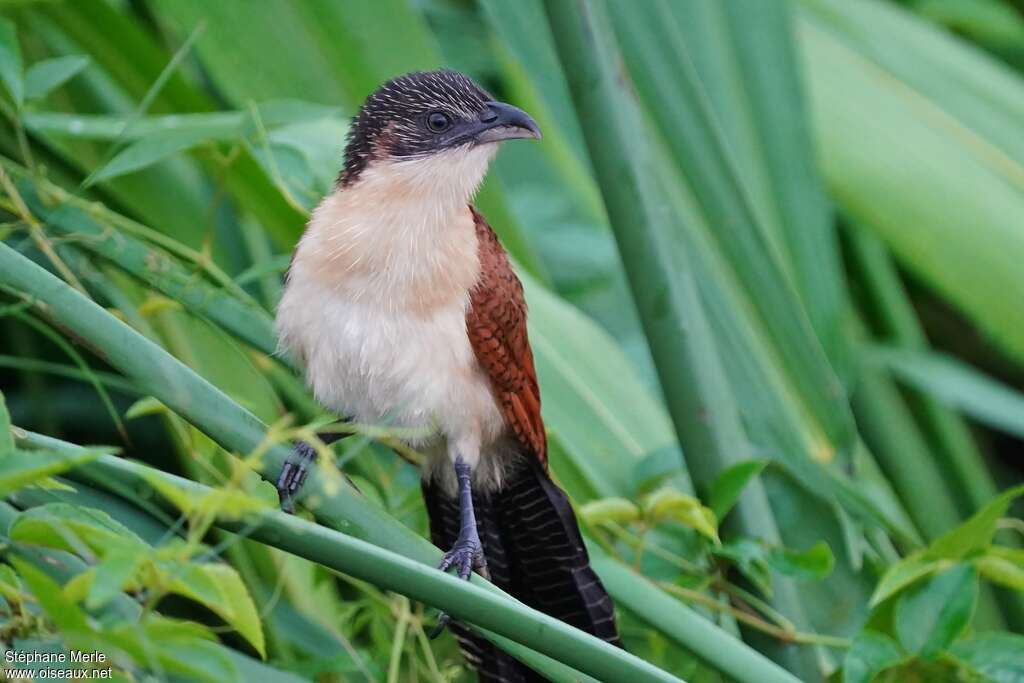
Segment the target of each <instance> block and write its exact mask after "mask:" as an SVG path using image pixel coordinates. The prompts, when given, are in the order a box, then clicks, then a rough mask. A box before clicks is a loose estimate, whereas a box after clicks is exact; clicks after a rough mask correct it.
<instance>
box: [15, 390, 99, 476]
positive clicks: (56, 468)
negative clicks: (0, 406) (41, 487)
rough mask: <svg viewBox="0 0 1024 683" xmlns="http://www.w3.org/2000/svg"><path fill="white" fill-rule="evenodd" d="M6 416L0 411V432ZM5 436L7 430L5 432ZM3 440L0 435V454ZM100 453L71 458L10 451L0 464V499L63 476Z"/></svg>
mask: <svg viewBox="0 0 1024 683" xmlns="http://www.w3.org/2000/svg"><path fill="white" fill-rule="evenodd" d="M4 416H6V413H5V412H3V411H2V410H0V428H3V422H4V420H3V417H4ZM4 431H5V433H6V435H8V438H9V435H10V434H11V432H10V429H9V428H8V429H6V430H4ZM3 441H4V439H3V436H2V435H0V452H2V449H3V448H4V447H5V446H4V444H3ZM100 453H101V452H100V451H85V452H83V453H80V454H77V455H75V456H74V457H69V456H66V455H63V454H60V453H49V452H47V451H17V450H16V451H13V452H10V453H8V455H7V456H6V457H4V458H3V459H2V460H0V496H7V495H8V494H9V493H11V492H12V491H16V490H17V489H20V488H21V487H23V486H28V485H29V484H36V483H39V482H42V481H44V480H46V479H47V478H48V477H51V476H53V475H55V474H60V473H61V472H66V471H68V470H70V469H73V468H75V467H77V466H78V465H81V464H83V463H86V462H89V461H90V460H93V459H95V458H97V457H99V455H100Z"/></svg>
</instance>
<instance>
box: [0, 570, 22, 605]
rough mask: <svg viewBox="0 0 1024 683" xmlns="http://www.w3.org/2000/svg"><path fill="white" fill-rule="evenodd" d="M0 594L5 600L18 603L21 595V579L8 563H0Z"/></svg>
mask: <svg viewBox="0 0 1024 683" xmlns="http://www.w3.org/2000/svg"><path fill="white" fill-rule="evenodd" d="M0 595H2V596H3V597H4V599H5V600H7V602H13V603H20V602H21V601H22V600H23V599H24V596H23V595H22V589H21V580H20V579H18V575H17V573H15V571H14V569H13V568H11V566H10V565H7V564H0Z"/></svg>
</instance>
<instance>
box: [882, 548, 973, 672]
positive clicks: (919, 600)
mask: <svg viewBox="0 0 1024 683" xmlns="http://www.w3.org/2000/svg"><path fill="white" fill-rule="evenodd" d="M977 600H978V573H977V570H975V568H974V567H972V566H971V565H969V564H958V565H956V566H954V567H952V568H951V569H947V570H945V571H944V572H942V573H940V574H936V575H935V576H933V577H932V578H930V579H929V580H928V581H926V582H924V583H921V584H918V585H916V586H914V587H913V588H911V589H910V590H908V591H907V592H906V593H904V594H903V595H901V596H900V599H899V601H898V602H897V603H896V613H895V623H896V633H897V635H898V636H899V639H900V643H901V644H902V645H903V647H904V648H905V649H906V650H907V651H909V652H914V653H917V654H920V655H921V656H922V657H924V658H930V657H933V656H935V655H937V654H938V653H939V652H941V651H942V650H944V649H946V648H947V647H949V645H950V644H951V643H952V642H953V641H954V640H956V639H957V638H958V637H959V636H960V634H961V633H963V632H964V629H966V628H967V625H968V624H969V623H970V621H971V615H972V614H973V613H974V605H975V603H976V602H977Z"/></svg>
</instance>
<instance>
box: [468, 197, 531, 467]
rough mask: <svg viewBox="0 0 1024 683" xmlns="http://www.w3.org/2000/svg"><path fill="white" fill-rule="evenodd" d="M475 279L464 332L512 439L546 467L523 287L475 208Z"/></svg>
mask: <svg viewBox="0 0 1024 683" xmlns="http://www.w3.org/2000/svg"><path fill="white" fill-rule="evenodd" d="M470 210H472V211H473V219H474V221H475V223H476V234H477V240H478V242H479V256H480V279H479V280H478V281H477V284H476V286H475V287H474V288H473V290H472V291H471V292H470V300H469V310H468V311H467V312H466V331H467V333H468V334H469V342H470V344H471V345H472V347H473V352H474V353H475V354H476V358H477V361H478V362H479V363H480V366H481V367H482V368H483V369H484V371H485V372H486V373H487V374H488V376H489V377H490V379H491V387H492V389H493V391H494V397H495V399H496V400H497V402H498V406H499V408H500V409H501V412H502V414H503V415H504V416H505V420H506V421H507V422H508V424H509V426H510V427H511V429H512V431H513V433H514V434H515V436H516V439H518V440H519V442H520V443H521V444H522V445H523V447H524V448H525V449H527V451H528V452H529V453H531V454H533V455H534V456H535V457H536V458H537V459H538V460H540V461H541V462H542V463H544V465H545V466H547V437H546V435H545V433H544V420H543V419H542V418H541V414H540V388H539V387H538V386H537V371H536V370H535V368H534V365H533V351H532V350H531V349H530V339H529V337H528V335H527V331H526V299H525V298H524V297H523V285H522V283H521V282H520V281H519V278H518V277H516V274H515V272H514V271H513V270H512V265H511V264H510V263H509V260H508V255H507V254H506V253H505V249H504V248H503V247H502V246H501V244H500V243H499V242H498V238H497V236H496V235H495V234H494V231H493V230H492V229H491V227H490V226H489V225H488V224H487V221H486V220H484V217H483V216H481V215H480V214H479V213H478V212H477V211H476V209H474V208H473V207H470Z"/></svg>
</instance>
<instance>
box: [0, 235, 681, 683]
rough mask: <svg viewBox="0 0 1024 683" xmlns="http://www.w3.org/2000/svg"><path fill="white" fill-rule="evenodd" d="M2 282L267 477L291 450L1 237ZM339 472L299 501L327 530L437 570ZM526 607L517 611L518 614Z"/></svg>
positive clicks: (411, 537) (522, 653)
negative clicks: (252, 458)
mask: <svg viewBox="0 0 1024 683" xmlns="http://www.w3.org/2000/svg"><path fill="white" fill-rule="evenodd" d="M0 283H2V284H5V285H7V286H9V287H11V288H12V289H15V290H17V291H20V292H23V293H25V294H26V296H29V297H31V298H32V299H33V301H34V303H35V306H36V308H37V309H38V310H39V311H40V313H41V314H43V315H44V316H45V317H47V318H48V319H49V320H50V321H51V322H54V323H56V324H59V325H60V326H61V327H62V328H63V329H65V330H68V331H70V332H71V333H73V334H74V335H75V337H76V338H77V339H78V340H79V341H80V342H82V343H83V344H85V345H86V346H88V347H90V348H91V349H92V350H93V351H94V352H95V353H97V354H98V355H99V356H100V357H101V358H103V359H104V360H106V361H107V362H108V363H110V364H111V365H112V366H114V367H115V368H117V369H119V370H120V371H121V372H123V373H124V374H125V375H127V376H128V377H130V378H131V379H132V380H133V381H134V382H135V383H136V384H137V385H138V387H139V389H140V390H141V391H142V392H144V393H146V394H150V395H153V396H155V397H157V398H158V399H160V400H161V401H162V402H163V403H164V404H165V405H167V406H168V407H169V408H171V409H172V410H174V411H175V412H177V413H178V414H180V415H181V416H182V417H184V418H185V419H187V420H189V421H190V422H192V424H194V425H195V426H196V427H198V428H199V429H200V430H202V431H203V432H205V433H206V434H209V435H210V436H212V437H213V438H215V439H216V440H217V441H219V442H220V443H221V444H222V445H223V446H224V447H225V448H228V449H230V450H232V451H234V452H236V453H252V452H254V451H257V452H258V451H261V450H264V453H263V456H262V460H263V468H262V474H263V476H264V477H266V478H267V479H268V480H270V481H274V480H275V479H276V477H277V474H278V473H279V472H280V469H281V466H282V465H283V463H284V460H285V458H286V457H287V456H288V452H289V451H288V449H287V448H286V447H285V446H282V445H273V444H271V445H268V444H267V431H266V427H265V426H264V425H263V424H262V423H260V421H259V420H258V419H257V418H256V417H255V416H253V415H252V414H251V413H249V412H248V411H246V410H245V409H243V408H242V407H240V406H239V405H237V404H236V403H234V402H233V401H232V400H231V399H230V398H228V397H227V396H226V395H225V394H223V393H222V392H221V391H220V390H218V389H217V388H215V387H214V386H212V385H211V384H209V383H208V382H207V381H206V380H204V379H203V378H201V377H200V376H199V375H197V374H196V373H195V372H193V371H192V370H191V369H189V368H188V367H186V366H185V365H183V364H182V363H181V362H179V361H178V360H177V359H175V358H173V357H172V356H170V355H169V354H168V353H167V352H166V351H164V350H163V349H161V348H160V347H159V346H157V345H156V344H154V343H153V342H152V341H150V340H148V339H146V338H145V337H143V336H142V335H140V334H139V333H138V332H136V331H135V330H133V329H131V328H130V327H128V326H127V325H125V324H124V323H122V322H121V321H119V320H117V319H116V318H115V317H114V316H112V315H110V314H109V313H107V312H106V311H105V310H103V309H102V308H101V307H99V306H98V305H96V304H95V303H94V302H92V301H90V300H88V299H86V298H85V297H84V296H83V295H82V294H81V293H79V292H77V291H75V290H74V289H72V288H71V287H69V286H68V285H67V284H65V283H64V282H63V281H61V280H59V279H58V278H56V277H55V276H53V275H52V274H50V273H49V272H47V271H46V270H44V269H43V268H41V267H39V266H38V265H36V264H35V263H33V262H32V261H30V260H29V259H27V258H25V257H23V256H21V255H20V254H18V253H17V252H16V251H14V250H13V249H11V248H10V247H8V246H7V245H6V244H0ZM340 479H341V478H338V477H333V478H327V477H311V478H310V480H309V481H308V482H307V484H306V486H305V487H304V489H303V501H304V503H305V504H306V505H307V507H309V508H310V509H311V510H312V511H313V513H314V514H315V515H316V517H317V519H318V520H320V521H321V522H322V523H323V524H325V525H326V526H327V527H329V528H330V529H339V530H343V531H344V532H345V533H346V534H351V535H352V536H354V537H358V538H360V539H363V540H365V541H366V542H368V543H371V544H375V545H377V546H379V547H381V548H385V549H387V550H390V551H392V552H397V553H401V554H403V555H405V556H406V557H408V558H412V559H411V560H410V561H413V562H419V563H421V566H422V565H431V568H430V572H433V573H436V572H434V570H433V569H432V565H434V564H436V562H437V561H438V560H439V558H440V553H439V551H438V550H437V549H436V548H434V547H433V546H431V545H430V544H429V543H427V542H426V541H425V540H424V539H422V538H420V537H419V536H417V535H416V534H414V533H413V532H412V531H411V530H409V529H408V528H406V527H405V526H403V525H402V524H401V523H399V522H397V521H396V520H394V519H392V518H391V517H389V516H388V515H387V514H386V513H385V512H383V511H382V510H380V509H378V508H376V507H374V506H372V505H370V504H369V503H368V502H367V501H366V500H365V499H363V498H362V497H361V496H360V495H359V494H358V493H357V492H356V491H355V490H354V489H353V488H352V487H351V486H350V485H349V484H348V483H346V482H345V481H343V480H340ZM316 528H320V527H316ZM424 569H426V567H424ZM473 582H474V583H475V584H480V585H486V586H488V588H489V589H490V590H493V591H495V592H497V593H500V591H498V589H497V588H495V587H493V586H491V585H490V584H488V583H487V582H485V581H483V579H480V578H478V577H474V579H473ZM445 590H448V589H447V588H446V589H445ZM523 609H525V608H523ZM531 613H532V611H531ZM525 614H527V613H521V614H520V619H521V620H522V619H523V618H524V615H525ZM536 614H537V615H539V618H540V620H541V621H542V622H544V621H545V620H548V621H553V622H557V620H553V619H551V618H550V617H547V616H546V615H540V613H536ZM527 621H530V619H527ZM534 621H535V620H534ZM557 624H559V625H557V626H555V625H553V626H552V628H555V630H558V629H567V631H568V632H569V633H568V634H567V637H568V638H569V640H568V641H565V642H571V643H572V645H571V647H573V648H576V649H578V650H580V651H586V652H590V654H591V657H592V658H596V659H595V661H609V659H608V658H609V657H610V658H611V660H615V662H617V664H616V666H620V667H625V668H623V669H619V670H621V671H629V672H631V674H630V675H633V676H642V677H644V678H643V680H675V679H674V678H672V677H667V678H666V677H665V676H667V674H663V673H660V672H658V671H657V669H654V668H653V667H651V666H650V665H648V664H645V663H644V662H642V661H641V660H639V659H637V658H636V657H633V656H631V655H628V654H627V653H625V652H624V651H621V650H618V649H616V648H614V647H612V646H610V645H608V644H607V643H604V642H603V641H600V640H598V639H596V638H594V637H593V636H590V635H588V634H585V633H583V632H582V631H578V630H576V629H572V628H570V627H567V626H566V625H565V624H563V623H562V622H557ZM516 632H517V633H518V632H519V631H516ZM502 646H503V647H509V649H510V652H511V653H512V654H514V655H515V656H517V657H522V658H523V659H524V661H527V662H528V663H529V664H530V665H531V666H534V665H536V666H538V667H544V666H546V665H547V664H548V663H547V662H546V660H544V659H543V658H538V657H537V655H536V653H535V652H531V651H530V650H526V649H524V648H521V647H518V646H515V645H514V644H513V645H512V646H509V645H508V644H507V643H505V642H503V643H502ZM601 653H604V654H601ZM584 671H586V669H585V668H584ZM598 675H599V676H600V673H598Z"/></svg>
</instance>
